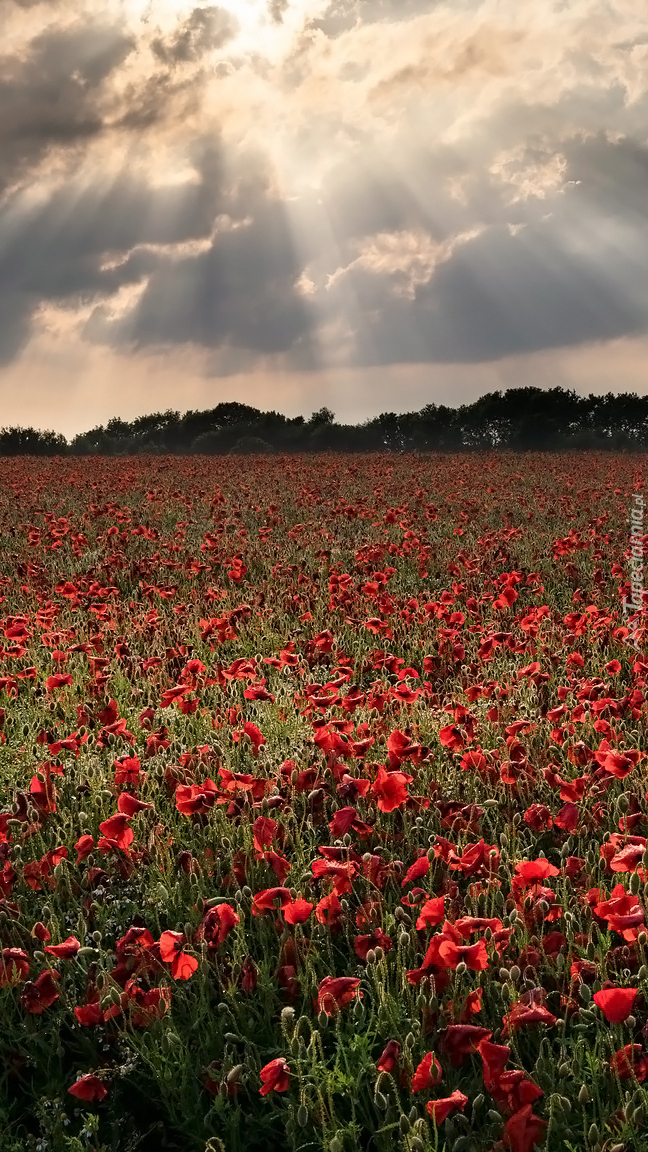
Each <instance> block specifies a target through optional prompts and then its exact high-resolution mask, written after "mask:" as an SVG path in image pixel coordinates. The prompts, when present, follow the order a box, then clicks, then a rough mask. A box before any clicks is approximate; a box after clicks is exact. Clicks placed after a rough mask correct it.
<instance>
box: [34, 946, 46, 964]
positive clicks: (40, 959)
mask: <svg viewBox="0 0 648 1152" xmlns="http://www.w3.org/2000/svg"><path fill="white" fill-rule="evenodd" d="M34 960H35V961H36V963H37V964H42V963H43V961H44V960H45V953H44V952H41V951H40V949H37V950H36V952H34Z"/></svg>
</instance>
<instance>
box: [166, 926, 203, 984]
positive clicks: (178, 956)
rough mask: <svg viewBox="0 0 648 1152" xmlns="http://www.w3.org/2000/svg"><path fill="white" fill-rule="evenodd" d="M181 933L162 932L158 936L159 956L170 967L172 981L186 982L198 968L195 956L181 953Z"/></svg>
mask: <svg viewBox="0 0 648 1152" xmlns="http://www.w3.org/2000/svg"><path fill="white" fill-rule="evenodd" d="M182 941H183V935H182V932H163V933H162V935H161V936H160V940H159V945H160V956H161V957H162V959H163V960H164V963H165V964H170V965H171V975H172V976H173V979H174V980H188V979H189V978H190V977H191V976H192V975H193V973H194V972H195V971H196V968H197V967H198V961H197V960H196V957H195V956H190V955H189V953H188V952H183V951H182Z"/></svg>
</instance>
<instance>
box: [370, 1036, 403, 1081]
mask: <svg viewBox="0 0 648 1152" xmlns="http://www.w3.org/2000/svg"><path fill="white" fill-rule="evenodd" d="M399 1052H400V1044H399V1043H398V1040H389V1041H388V1043H387V1045H386V1046H385V1048H384V1049H383V1052H382V1055H381V1057H380V1060H378V1062H377V1063H376V1068H377V1069H378V1071H379V1072H389V1073H391V1072H393V1071H394V1068H395V1067H396V1064H397V1063H398V1054H399Z"/></svg>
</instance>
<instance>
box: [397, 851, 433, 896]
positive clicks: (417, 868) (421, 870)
mask: <svg viewBox="0 0 648 1152" xmlns="http://www.w3.org/2000/svg"><path fill="white" fill-rule="evenodd" d="M429 871H430V861H429V860H428V858H427V855H425V854H424V855H423V856H420V857H419V859H418V860H416V861H415V863H414V864H412V865H411V867H410V868H408V869H407V872H406V873H405V876H404V878H403V880H402V881H401V888H404V887H405V885H406V884H409V883H410V881H412V880H420V879H421V877H422V876H427V874H428V872H429Z"/></svg>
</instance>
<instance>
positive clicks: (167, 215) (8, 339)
mask: <svg viewBox="0 0 648 1152" xmlns="http://www.w3.org/2000/svg"><path fill="white" fill-rule="evenodd" d="M194 163H195V167H196V170H197V173H198V175H199V176H200V180H199V182H198V183H195V184H188V185H170V186H168V187H164V186H161V187H157V188H155V187H154V188H151V187H150V186H149V185H148V184H147V183H146V182H145V181H144V180H143V179H141V178H139V179H138V178H136V177H135V176H134V175H133V174H131V173H130V172H129V171H128V170H125V171H123V172H121V173H120V174H119V175H118V176H117V177H116V178H115V179H114V180H113V181H112V182H106V181H102V180H101V179H100V178H98V179H97V181H96V182H95V183H94V184H93V185H91V186H90V187H84V188H83V190H79V189H78V188H77V187H75V186H74V184H73V182H72V181H70V182H68V183H66V184H64V185H63V186H62V187H60V188H59V189H58V190H57V191H56V192H55V193H54V194H52V196H51V197H50V198H49V200H47V201H46V202H45V203H44V204H40V205H38V206H36V207H34V206H30V205H29V203H26V204H25V203H24V201H23V200H21V198H19V197H16V198H14V200H13V201H12V202H11V203H10V204H8V205H7V206H6V207H5V209H4V210H1V211H0V285H2V286H3V288H2V295H3V301H4V303H3V306H2V307H1V308H0V362H2V363H7V362H8V361H9V360H11V359H12V358H13V357H14V356H15V355H16V354H17V352H18V351H20V349H21V348H22V347H23V346H24V344H25V343H26V341H27V339H28V337H29V332H30V330H29V321H30V317H31V316H32V315H33V313H34V311H35V309H36V308H37V307H38V305H39V304H40V303H43V302H50V303H58V304H65V305H70V306H71V305H73V304H75V303H77V304H80V303H83V302H85V303H87V302H88V301H91V300H92V299H93V297H95V298H97V299H101V298H104V297H106V296H109V295H111V294H112V293H114V292H115V291H117V290H118V289H119V288H120V287H121V286H122V285H124V284H129V283H133V282H135V281H137V280H139V279H140V278H141V276H142V275H143V274H145V273H148V272H150V271H152V270H153V269H154V268H155V266H156V264H157V263H158V262H159V257H156V255H155V252H154V251H149V250H148V249H147V248H146V247H140V249H137V247H136V246H137V245H140V246H145V245H150V246H161V245H162V246H163V245H171V244H178V243H181V242H184V241H191V240H196V239H200V238H205V237H209V235H210V233H211V231H212V228H213V222H214V219H215V218H216V217H217V216H218V215H219V214H221V213H223V212H226V211H227V210H229V211H234V210H235V209H234V207H233V205H232V202H231V195H229V194H228V192H227V189H226V186H225V177H224V173H223V165H222V155H221V152H220V149H219V148H218V147H217V146H216V145H215V144H214V143H210V144H209V145H207V146H205V145H203V147H202V148H199V147H197V148H196V155H195V159H194ZM130 253H132V255H129V254H130ZM111 258H112V261H113V263H115V264H116V265H117V266H116V267H112V268H110V267H108V268H106V267H105V265H106V264H107V263H109V261H110V260H111ZM120 261H121V263H120Z"/></svg>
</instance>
